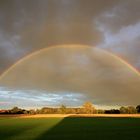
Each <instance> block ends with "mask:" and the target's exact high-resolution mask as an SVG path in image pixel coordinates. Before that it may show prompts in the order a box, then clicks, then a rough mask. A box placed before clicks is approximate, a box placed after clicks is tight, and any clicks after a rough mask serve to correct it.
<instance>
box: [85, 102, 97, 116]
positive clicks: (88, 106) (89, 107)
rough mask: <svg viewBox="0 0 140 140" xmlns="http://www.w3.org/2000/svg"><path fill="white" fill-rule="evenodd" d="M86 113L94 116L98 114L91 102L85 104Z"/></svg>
mask: <svg viewBox="0 0 140 140" xmlns="http://www.w3.org/2000/svg"><path fill="white" fill-rule="evenodd" d="M83 108H84V113H86V114H92V113H95V112H96V109H95V108H94V107H93V104H92V103H91V102H85V103H84V104H83Z"/></svg>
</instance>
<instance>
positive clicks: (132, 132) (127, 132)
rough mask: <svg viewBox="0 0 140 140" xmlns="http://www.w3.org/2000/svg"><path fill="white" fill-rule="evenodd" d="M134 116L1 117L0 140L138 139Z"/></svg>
mask: <svg viewBox="0 0 140 140" xmlns="http://www.w3.org/2000/svg"><path fill="white" fill-rule="evenodd" d="M139 130H140V118H138V117H134V116H131V117H130V116H126V117H122V116H119V117H115V116H113V117H111V116H105V117H103V116H100V117H99V116H94V117H91V116H90V117H89V116H74V117H73V115H72V116H71V117H70V116H67V115H60V116H57V115H56V116H54V117H50V116H48V117H45V116H44V117H43V116H42V117H41V116H40V117H39V116H38V117H37V116H36V117H35V116H34V117H33V116H32V117H31V116H30V117H29V116H28V117H25V116H24V117H23V116H22V117H19V116H11V117H0V140H59V139H61V140H85V139H86V140H91V139H93V140H94V139H95V140H138V139H140V136H139Z"/></svg>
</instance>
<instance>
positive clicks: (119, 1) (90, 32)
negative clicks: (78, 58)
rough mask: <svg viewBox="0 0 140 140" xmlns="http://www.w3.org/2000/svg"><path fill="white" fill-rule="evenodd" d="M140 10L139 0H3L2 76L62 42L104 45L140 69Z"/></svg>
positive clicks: (0, 33) (0, 21)
mask: <svg viewBox="0 0 140 140" xmlns="http://www.w3.org/2000/svg"><path fill="white" fill-rule="evenodd" d="M139 13H140V1H139V0H133V1H132V0H86V2H85V0H30V1H28V0H12V1H11V0H1V1H0V74H2V72H4V71H5V70H6V69H8V68H9V67H10V66H11V65H13V64H14V63H16V62H17V61H18V60H20V59H21V58H23V57H24V56H27V55H28V54H30V53H32V52H35V51H37V50H39V49H42V48H46V47H50V46H53V45H63V44H82V45H90V46H92V47H93V48H94V47H95V48H100V49H104V50H106V51H108V52H111V53H113V54H115V55H117V56H119V57H121V58H123V59H124V60H126V61H127V62H128V63H130V64H131V65H132V66H133V67H134V68H136V69H137V70H138V71H140V55H139V53H140V41H139V39H140V18H139ZM1 88H2V87H1ZM6 90H7V91H9V89H6ZM2 102H4V101H1V103H0V104H3V103H2Z"/></svg>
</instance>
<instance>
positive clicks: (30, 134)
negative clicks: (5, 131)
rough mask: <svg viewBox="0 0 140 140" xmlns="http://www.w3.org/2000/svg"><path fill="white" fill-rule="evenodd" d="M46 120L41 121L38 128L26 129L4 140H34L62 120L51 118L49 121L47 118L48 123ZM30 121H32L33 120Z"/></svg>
mask: <svg viewBox="0 0 140 140" xmlns="http://www.w3.org/2000/svg"><path fill="white" fill-rule="evenodd" d="M38 119H40V118H38ZM47 119H48V118H47ZM47 119H43V120H44V123H43V124H42V123H40V124H39V125H38V126H36V127H34V128H32V129H27V130H25V131H24V132H22V133H19V134H18V135H14V136H12V137H8V138H7V139H6V140H36V139H37V138H38V137H39V136H40V135H42V134H43V133H44V132H47V131H48V130H50V129H52V128H53V127H55V126H56V125H57V124H58V123H60V122H61V121H62V120H63V119H64V118H51V119H50V118H49V119H50V121H48V120H47ZM46 120H47V121H46ZM32 121H34V119H33V120H32Z"/></svg>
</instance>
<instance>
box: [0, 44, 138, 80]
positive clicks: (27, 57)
mask: <svg viewBox="0 0 140 140" xmlns="http://www.w3.org/2000/svg"><path fill="white" fill-rule="evenodd" d="M59 46H61V47H75V46H77V47H78V46H79V47H90V48H91V46H88V45H77V44H73V45H56V46H50V47H47V48H43V49H40V50H38V51H35V52H33V53H31V54H29V55H27V56H25V57H23V58H22V59H20V60H19V61H17V62H16V63H15V64H13V65H12V66H11V67H9V68H8V69H7V70H5V71H4V72H3V73H2V74H1V75H0V79H2V78H3V77H4V76H5V75H6V74H7V73H9V72H10V71H11V70H12V69H13V68H14V67H16V66H17V65H18V64H20V63H22V62H23V61H25V60H27V59H29V58H30V57H32V56H34V55H37V54H39V53H41V52H43V51H46V50H49V49H52V48H55V47H59ZM96 49H98V50H102V51H103V52H104V53H106V54H107V55H110V56H112V57H113V58H115V59H117V60H118V61H120V62H121V63H122V64H124V65H126V66H127V67H128V68H129V69H131V70H132V71H133V72H135V73H136V74H137V75H138V76H140V72H139V71H138V70H137V69H136V68H134V67H133V66H132V65H131V64H129V63H128V62H127V61H125V60H124V59H122V58H121V57H119V56H117V55H115V54H113V53H111V52H108V51H106V50H104V49H99V48H96Z"/></svg>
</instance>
